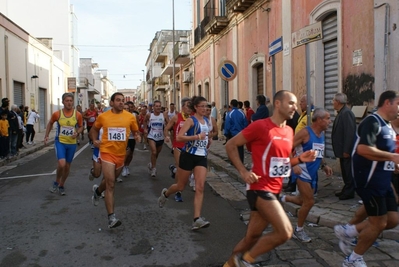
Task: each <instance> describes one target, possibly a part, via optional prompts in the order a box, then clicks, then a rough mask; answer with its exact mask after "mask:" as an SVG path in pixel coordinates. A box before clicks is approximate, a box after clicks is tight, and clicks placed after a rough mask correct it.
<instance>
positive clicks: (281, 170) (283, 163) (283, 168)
mask: <svg viewBox="0 0 399 267" xmlns="http://www.w3.org/2000/svg"><path fill="white" fill-rule="evenodd" d="M290 174H291V163H290V158H278V157H272V158H271V159H270V168H269V177H276V178H280V177H288V176H290Z"/></svg>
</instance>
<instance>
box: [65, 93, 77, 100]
mask: <svg viewBox="0 0 399 267" xmlns="http://www.w3.org/2000/svg"><path fill="white" fill-rule="evenodd" d="M67 97H72V99H75V96H74V95H73V94H72V93H64V94H63V95H62V101H64V100H65V98H67Z"/></svg>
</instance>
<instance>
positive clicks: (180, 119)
mask: <svg viewBox="0 0 399 267" xmlns="http://www.w3.org/2000/svg"><path fill="white" fill-rule="evenodd" d="M190 100H191V99H190V98H189V97H183V99H182V100H181V110H182V111H181V112H178V113H177V114H176V115H175V116H173V117H172V118H171V119H170V120H169V123H168V124H167V125H166V127H165V130H164V135H165V141H166V142H169V141H172V150H173V156H174V158H175V165H173V164H170V165H169V170H170V172H171V176H172V178H174V179H175V181H176V182H177V181H178V180H177V178H176V175H175V174H176V172H177V168H178V167H179V158H180V153H181V150H182V149H183V147H184V145H185V143H184V142H177V141H176V138H173V139H172V140H170V139H171V138H169V135H168V132H169V131H170V130H171V129H173V131H171V133H174V134H175V137H176V136H177V135H178V134H179V131H180V129H181V128H182V127H183V124H184V122H185V121H186V119H187V118H189V117H190V113H191V109H190ZM175 200H176V201H177V202H183V198H182V196H181V192H180V191H178V192H176V194H175Z"/></svg>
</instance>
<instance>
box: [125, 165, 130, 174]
mask: <svg viewBox="0 0 399 267" xmlns="http://www.w3.org/2000/svg"><path fill="white" fill-rule="evenodd" d="M126 174H127V175H130V169H129V166H126Z"/></svg>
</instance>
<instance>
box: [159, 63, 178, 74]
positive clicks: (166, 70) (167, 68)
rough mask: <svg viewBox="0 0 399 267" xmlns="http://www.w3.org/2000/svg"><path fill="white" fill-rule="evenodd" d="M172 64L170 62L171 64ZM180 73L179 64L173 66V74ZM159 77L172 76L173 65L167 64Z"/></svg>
mask: <svg viewBox="0 0 399 267" xmlns="http://www.w3.org/2000/svg"><path fill="white" fill-rule="evenodd" d="M171 63H172V62H171ZM178 71H180V64H175V74H177V72H178ZM161 75H170V76H172V75H173V63H172V64H167V65H166V66H165V68H163V70H162V72H161Z"/></svg>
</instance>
